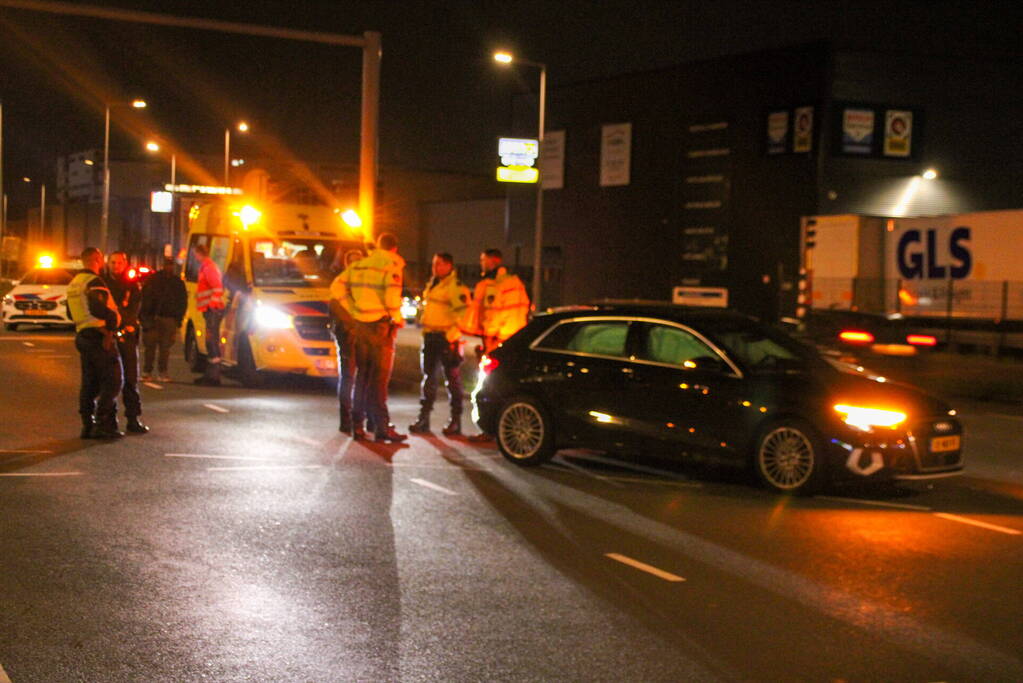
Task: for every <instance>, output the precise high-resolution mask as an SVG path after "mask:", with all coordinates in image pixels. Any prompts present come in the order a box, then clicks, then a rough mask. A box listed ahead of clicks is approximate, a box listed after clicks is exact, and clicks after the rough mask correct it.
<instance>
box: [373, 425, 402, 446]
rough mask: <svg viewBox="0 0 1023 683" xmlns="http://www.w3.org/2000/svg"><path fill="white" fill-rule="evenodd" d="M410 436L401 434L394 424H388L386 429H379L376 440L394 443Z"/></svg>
mask: <svg viewBox="0 0 1023 683" xmlns="http://www.w3.org/2000/svg"><path fill="white" fill-rule="evenodd" d="M407 438H408V434H399V433H398V432H397V431H395V429H394V425H390V424H389V425H387V429H386V430H384V431H382V432H381V431H378V432H377V433H376V438H375V440H376V441H378V442H382V441H391V442H393V443H401V442H402V441H404V440H405V439H407Z"/></svg>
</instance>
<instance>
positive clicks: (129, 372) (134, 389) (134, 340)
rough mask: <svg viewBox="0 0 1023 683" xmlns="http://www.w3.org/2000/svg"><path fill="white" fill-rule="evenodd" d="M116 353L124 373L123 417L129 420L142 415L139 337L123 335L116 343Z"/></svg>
mask: <svg viewBox="0 0 1023 683" xmlns="http://www.w3.org/2000/svg"><path fill="white" fill-rule="evenodd" d="M117 351H118V352H119V353H120V354H121V367H122V369H123V372H124V375H123V376H124V389H123V390H122V392H121V397H122V398H123V399H124V415H125V417H127V418H128V419H129V420H130V419H132V418H135V417H138V416H139V415H141V414H142V397H141V396H140V395H139V337H138V335H137V334H125V335H124V336H123V337H121V339H120V340H118V342H117Z"/></svg>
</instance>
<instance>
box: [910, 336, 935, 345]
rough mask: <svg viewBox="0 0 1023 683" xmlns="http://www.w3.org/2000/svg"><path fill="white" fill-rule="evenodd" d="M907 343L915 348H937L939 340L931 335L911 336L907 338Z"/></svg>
mask: <svg viewBox="0 0 1023 683" xmlns="http://www.w3.org/2000/svg"><path fill="white" fill-rule="evenodd" d="M906 341H907V342H908V343H910V344H913V345H914V346H936V345H937V343H938V338H937V337H932V336H931V335H929V334H910V335H907V336H906Z"/></svg>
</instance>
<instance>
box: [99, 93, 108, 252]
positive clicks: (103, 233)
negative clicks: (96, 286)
mask: <svg viewBox="0 0 1023 683" xmlns="http://www.w3.org/2000/svg"><path fill="white" fill-rule="evenodd" d="M109 222H110V105H109V104H108V105H107V106H106V114H105V116H104V117H103V209H102V211H101V213H100V218H99V248H100V251H102V252H103V253H104V254H105V253H107V226H108V225H109Z"/></svg>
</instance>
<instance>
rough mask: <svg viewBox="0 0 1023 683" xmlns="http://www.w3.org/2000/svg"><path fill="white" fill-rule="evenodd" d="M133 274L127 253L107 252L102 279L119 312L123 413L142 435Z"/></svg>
mask: <svg viewBox="0 0 1023 683" xmlns="http://www.w3.org/2000/svg"><path fill="white" fill-rule="evenodd" d="M133 275H134V273H129V271H128V255H127V254H125V253H124V252H123V251H115V252H113V253H112V254H110V259H109V261H108V262H107V270H106V272H105V273H104V274H103V279H104V280H106V283H107V287H108V288H109V289H110V294H111V295H112V296H113V297H114V302H115V303H116V304H117V310H118V312H119V313H120V314H121V327H120V329H118V330H117V350H118V352H119V353H120V354H121V366H122V367H123V368H124V388H123V390H122V393H121V396H122V398H123V399H124V415H125V417H127V418H128V425H127V430H128V431H129V432H131V433H132V434H145V433H146V432H148V431H149V427H147V426H146V425H145V424H144V423H143V422H142V396H141V394H139V306H140V305H141V304H142V288H141V287H139V283H138V281H137V280H136V279H135V278H134V277H133Z"/></svg>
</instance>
